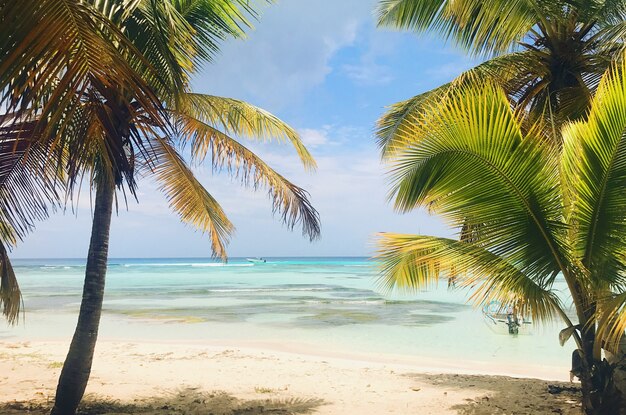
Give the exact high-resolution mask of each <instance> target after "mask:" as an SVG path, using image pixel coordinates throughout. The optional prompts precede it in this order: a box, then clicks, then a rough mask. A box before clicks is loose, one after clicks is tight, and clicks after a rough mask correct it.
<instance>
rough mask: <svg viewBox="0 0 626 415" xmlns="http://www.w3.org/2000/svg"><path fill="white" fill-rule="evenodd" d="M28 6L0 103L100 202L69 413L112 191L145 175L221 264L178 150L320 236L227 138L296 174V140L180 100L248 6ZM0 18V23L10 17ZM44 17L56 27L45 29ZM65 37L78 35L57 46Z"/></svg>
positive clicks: (214, 220) (218, 211) (255, 121)
mask: <svg viewBox="0 0 626 415" xmlns="http://www.w3.org/2000/svg"><path fill="white" fill-rule="evenodd" d="M29 1H30V0H29ZM36 3H37V2H34V1H32V2H27V4H26V6H27V7H25V8H24V10H25V11H24V12H23V13H22V14H21V15H20V16H19V17H20V18H22V19H24V21H25V22H27V23H23V24H21V25H19V26H18V28H19V30H18V33H16V34H10V35H11V36H12V37H10V38H9V39H10V41H7V42H6V44H5V45H3V47H4V48H5V51H7V52H8V53H9V57H10V59H9V58H6V64H5V62H4V61H3V62H2V63H3V64H5V66H6V67H8V68H10V69H11V70H12V71H13V72H12V74H11V75H10V76H6V77H5V78H4V79H2V78H0V82H1V83H2V87H3V88H4V89H3V91H5V101H6V102H8V103H9V104H10V105H9V107H10V108H15V109H18V110H19V111H21V112H23V113H24V114H25V116H27V117H32V118H34V119H35V120H36V122H35V125H36V131H35V132H36V134H35V133H32V134H30V135H29V136H28V137H29V139H30V140H31V141H35V139H37V140H38V141H37V142H41V143H44V144H45V148H46V149H47V150H48V152H47V154H48V155H49V156H50V158H53V159H54V160H55V161H62V162H55V163H52V165H53V166H55V167H56V168H57V169H58V168H59V167H63V169H64V173H65V176H64V179H66V182H67V188H68V192H70V193H71V192H72V191H74V190H75V188H76V185H77V183H80V182H81V181H82V179H83V178H85V177H86V178H87V179H88V181H89V183H91V186H92V188H93V190H94V192H95V206H94V212H93V214H94V220H93V224H92V234H91V241H90V246H89V251H88V258H87V265H86V271H85V284H84V288H83V300H82V302H81V308H80V312H79V319H78V324H77V328H76V331H75V333H74V336H73V339H72V343H71V345H70V350H69V352H68V356H67V359H66V361H65V364H64V366H63V369H62V372H61V376H60V379H59V384H58V387H57V395H56V400H55V405H54V408H53V410H52V413H53V414H63V415H64V414H73V413H75V411H76V408H77V405H78V403H79V402H80V400H81V398H82V395H83V393H84V390H85V387H86V384H87V381H88V378H89V374H90V370H91V363H92V359H93V354H94V349H95V344H96V339H97V333H98V326H99V319H100V314H101V309H102V301H103V296H104V285H105V275H106V264H107V257H108V238H109V226H110V221H111V216H112V212H113V205H114V203H116V199H117V192H116V189H119V190H121V191H122V193H121V194H123V195H124V197H126V196H127V194H130V195H132V196H135V194H136V186H137V183H136V177H137V174H143V175H146V174H150V175H152V176H153V177H155V178H156V180H157V181H158V182H159V183H160V189H161V190H162V191H163V192H164V193H165V195H166V197H167V199H168V200H169V202H170V206H171V208H172V209H173V210H174V211H176V212H177V213H178V214H179V216H180V218H181V220H182V221H183V222H186V223H188V224H190V225H192V226H194V227H195V228H197V229H199V230H201V231H203V232H205V233H207V234H208V235H209V237H210V240H211V249H212V252H213V254H214V255H215V256H217V257H221V258H224V259H225V258H226V251H225V246H226V243H227V241H228V237H229V235H230V234H231V232H232V230H233V225H232V224H231V222H230V221H229V220H228V218H227V217H226V215H225V213H224V211H223V210H222V208H221V207H220V206H219V204H218V203H217V201H216V200H215V199H214V198H213V197H212V196H211V195H210V193H209V192H208V191H207V190H206V189H204V187H203V186H202V185H201V184H200V182H199V181H198V180H197V179H196V178H195V177H194V175H193V172H192V171H191V170H190V168H189V167H188V165H187V163H186V162H185V160H184V159H183V157H182V156H181V154H180V150H181V149H183V148H185V146H187V148H190V150H191V153H192V161H201V160H203V159H205V158H210V162H211V163H212V164H213V166H214V167H215V168H218V169H220V168H221V169H225V170H227V171H228V172H230V173H232V174H233V175H234V176H236V177H238V178H240V179H241V180H242V182H243V183H244V184H247V185H250V186H253V187H254V188H257V187H262V186H265V187H267V188H268V190H269V194H270V197H271V199H272V202H273V208H274V210H275V211H276V212H278V213H279V214H280V215H282V218H283V221H284V222H285V223H286V224H287V226H289V227H293V226H294V225H296V224H301V225H302V229H303V233H304V234H305V235H307V236H309V237H310V238H315V237H317V236H318V235H319V217H318V214H317V212H316V211H315V209H314V208H313V207H312V206H311V204H310V202H309V200H308V194H307V193H306V192H305V191H304V190H303V189H301V188H299V187H298V186H296V185H294V184H292V183H291V182H289V181H288V180H287V179H285V178H284V177H283V176H281V175H280V174H278V173H277V172H276V171H274V170H273V169H272V168H271V167H269V166H268V165H267V164H265V163H264V162H263V161H262V160H261V159H260V158H259V157H258V156H256V155H255V154H254V153H253V152H251V151H250V150H249V149H248V148H246V147H245V146H244V145H243V144H241V143H240V142H239V141H237V140H236V139H235V138H234V137H237V138H243V139H260V140H278V141H283V142H290V143H291V144H292V145H293V146H294V147H295V149H296V152H297V154H298V156H299V157H300V159H301V160H302V162H303V164H304V166H305V167H306V168H314V167H315V162H314V160H313V158H312V157H311V155H310V154H309V152H308V151H307V149H306V148H305V147H304V145H303V144H302V142H301V141H300V138H299V136H298V134H297V133H296V132H295V131H294V130H293V129H291V128H290V127H289V126H288V125H286V124H285V123H283V122H282V121H280V120H279V119H278V118H276V117H274V116H273V115H271V114H269V113H267V112H266V111H264V110H262V109H260V108H257V107H254V106H252V105H250V104H247V103H245V102H242V101H239V100H235V99H229V98H222V97H217V96H210V95H201V94H194V93H192V92H191V91H190V89H189V86H188V83H189V82H188V80H189V78H190V76H191V74H192V73H193V72H195V71H196V70H197V69H198V68H199V67H200V66H201V65H202V64H203V63H204V62H207V61H210V60H211V58H212V57H213V55H214V54H215V52H216V51H217V49H218V47H219V43H220V42H221V41H222V40H223V39H226V38H228V37H240V36H243V34H244V30H243V29H244V28H245V27H247V26H249V23H248V21H247V20H246V17H245V16H246V15H250V14H252V15H253V13H254V12H253V10H252V9H251V8H250V6H249V5H248V2H247V1H245V0H182V1H181V0H160V1H156V0H117V1H109V0H92V1H89V2H83V1H78V0H60V1H53V0H45V1H44V2H43V3H42V5H39V6H38V5H37V4H36ZM2 6H3V7H2V12H3V13H4V14H9V15H10V14H11V13H13V14H16V13H17V12H12V11H11V10H9V9H10V7H9V5H8V4H2ZM41 10H44V11H43V12H42V11H41ZM29 13H30V14H31V15H32V16H31V17H33V18H31V19H28V17H29ZM18 14H19V13H18ZM51 16H52V17H54V19H56V20H58V22H57V21H56V20H55V21H53V22H49V21H48V20H50V19H51ZM13 18H14V19H15V17H13ZM37 19H39V20H37ZM54 19H53V20H54ZM28 22H35V23H38V22H39V23H42V22H46V23H48V25H47V26H44V25H29V24H28ZM52 23H54V24H52ZM46 27H50V28H51V32H46V30H45V28H46ZM65 30H69V31H70V33H71V34H72V35H73V37H72V36H69V37H68V38H67V39H66V38H65V34H64V33H65ZM50 39H52V40H50ZM92 41H93V43H92ZM94 45H95V46H94ZM98 47H102V48H104V49H103V53H102V56H101V55H100V54H99V52H98V50H97V48H98ZM49 48H50V50H49ZM30 50H33V51H35V52H36V53H34V54H33V55H30V54H29V53H28V52H29V51H30ZM59 55H60V56H61V57H58V56H59ZM101 59H102V60H101ZM43 78H45V80H46V82H40V80H41V79H43ZM18 126H19V123H17V122H16V123H14V128H18ZM5 304H6V302H5Z"/></svg>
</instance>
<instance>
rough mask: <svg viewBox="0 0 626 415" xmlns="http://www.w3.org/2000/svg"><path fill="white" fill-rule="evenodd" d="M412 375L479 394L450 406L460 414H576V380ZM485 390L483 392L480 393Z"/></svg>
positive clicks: (436, 383) (579, 398) (577, 404)
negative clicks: (569, 381) (568, 381)
mask: <svg viewBox="0 0 626 415" xmlns="http://www.w3.org/2000/svg"><path fill="white" fill-rule="evenodd" d="M409 376H410V377H411V378H412V379H415V380H417V381H420V382H424V383H429V384H432V385H436V386H441V387H444V388H450V389H451V390H459V389H462V390H469V391H471V390H475V391H477V393H476V394H475V395H479V396H477V397H475V398H473V399H469V398H468V399H466V403H464V404H459V405H454V406H453V407H452V408H451V409H453V410H456V411H457V412H458V413H459V414H461V415H495V414H502V415H504V414H507V415H537V414H561V415H580V414H581V413H582V412H581V404H580V402H581V392H580V386H579V384H577V383H564V382H554V381H544V380H539V379H527V378H511V377H508V376H481V375H454V374H442V375H431V374H428V375H427V374H415V375H409ZM481 392H487V393H481Z"/></svg>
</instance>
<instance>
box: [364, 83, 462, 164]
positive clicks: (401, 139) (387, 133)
mask: <svg viewBox="0 0 626 415" xmlns="http://www.w3.org/2000/svg"><path fill="white" fill-rule="evenodd" d="M450 88H451V84H445V85H442V86H440V87H438V88H435V89H433V90H431V91H427V92H425V93H423V94H420V95H417V96H414V97H413V98H410V99H407V100H406V101H400V102H397V103H395V104H393V105H390V106H389V107H388V109H387V111H386V112H385V114H384V115H383V116H382V117H381V118H380V119H379V120H378V122H377V123H376V136H377V138H378V146H379V147H380V151H381V156H382V158H383V159H388V158H391V157H393V155H394V154H396V152H397V151H400V150H401V149H402V148H404V147H406V146H407V145H409V144H411V143H415V142H416V141H418V140H419V139H420V134H413V135H411V137H410V141H408V140H409V139H408V137H407V136H406V135H405V134H402V131H403V130H404V129H405V128H407V125H411V126H412V127H414V126H415V125H416V124H419V123H420V121H421V120H422V118H423V114H424V113H425V112H426V110H427V109H428V107H429V106H430V105H433V104H434V103H436V102H437V101H439V100H440V99H441V98H442V97H443V96H445V94H446V93H447V92H449V90H450ZM425 128H428V126H425Z"/></svg>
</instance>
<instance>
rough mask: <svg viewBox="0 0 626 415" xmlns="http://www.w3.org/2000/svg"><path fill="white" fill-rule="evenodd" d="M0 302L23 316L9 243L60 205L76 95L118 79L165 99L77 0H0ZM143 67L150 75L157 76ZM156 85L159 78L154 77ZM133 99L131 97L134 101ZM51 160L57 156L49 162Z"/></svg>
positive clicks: (9, 313)
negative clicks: (61, 141) (64, 142)
mask: <svg viewBox="0 0 626 415" xmlns="http://www.w3.org/2000/svg"><path fill="white" fill-rule="evenodd" d="M0 16H1V19H2V21H3V22H7V24H5V25H2V27H0V34H1V35H0V39H1V40H0V50H1V52H2V53H1V55H2V57H1V58H0V91H1V93H0V106H1V107H2V108H3V109H4V110H5V114H4V115H3V116H2V117H1V118H0V245H1V246H0V305H2V309H3V314H4V316H5V317H6V318H7V319H8V321H9V322H10V323H15V322H17V318H18V315H19V310H20V305H21V295H20V290H19V287H18V284H17V280H16V278H15V274H14V272H13V269H12V267H11V263H10V261H9V257H8V253H7V248H10V247H11V246H14V245H15V243H16V242H17V241H19V240H20V239H22V238H23V236H24V235H25V233H27V232H28V231H30V230H32V228H33V224H34V221H36V220H40V219H44V218H45V217H47V214H48V212H49V209H50V207H53V206H54V205H55V204H58V201H59V195H60V194H62V193H63V192H62V184H63V180H62V179H63V178H62V177H59V170H58V167H59V166H62V165H63V164H64V163H65V161H66V160H65V158H64V152H63V151H62V150H61V148H62V146H60V145H59V139H60V138H61V137H68V136H71V135H72V134H75V133H76V132H77V131H76V129H72V128H70V127H71V126H70V125H69V124H68V123H65V122H64V119H65V118H67V117H66V116H67V114H68V113H69V112H71V108H72V107H73V104H74V101H75V98H76V97H77V96H79V95H81V94H82V93H83V91H86V90H87V89H91V90H92V91H97V90H98V89H99V88H101V87H105V86H109V85H111V84H112V83H113V80H115V81H114V82H115V83H116V84H117V85H123V86H124V88H126V89H128V90H130V91H133V94H132V100H133V101H136V102H138V103H141V105H142V106H143V107H144V108H145V109H146V114H152V115H151V116H152V117H155V116H158V115H159V114H158V111H159V109H160V108H161V102H160V101H159V100H158V99H156V97H155V96H154V95H153V93H152V92H151V89H150V88H148V84H147V83H146V82H145V80H144V79H143V78H142V77H141V76H140V75H139V74H138V73H137V71H136V69H138V68H139V66H140V65H139V64H141V63H145V61H143V60H142V59H141V58H140V57H139V55H138V53H137V51H136V50H135V49H134V47H133V46H132V45H131V44H130V42H128V40H127V39H126V38H125V37H124V36H123V35H122V34H121V32H120V31H119V29H118V28H117V27H116V26H114V25H113V24H111V22H110V21H109V20H108V19H106V18H105V16H103V15H102V14H101V13H99V12H98V10H96V9H94V8H92V7H89V5H88V4H86V3H84V2H82V1H79V0H61V1H59V0H23V1H20V5H19V7H16V5H15V3H14V2H12V1H7V0H3V1H0ZM143 66H144V70H143V71H144V72H145V73H152V74H155V71H154V69H150V68H149V67H147V65H145V64H144V65H143ZM153 80H154V82H155V84H158V83H159V78H158V77H157V76H153ZM128 104H130V102H129V103H128ZM51 161H52V162H51Z"/></svg>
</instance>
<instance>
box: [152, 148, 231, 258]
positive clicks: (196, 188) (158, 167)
mask: <svg viewBox="0 0 626 415" xmlns="http://www.w3.org/2000/svg"><path fill="white" fill-rule="evenodd" d="M152 153H153V156H154V158H153V159H151V160H150V161H149V167H150V168H151V170H152V173H153V174H154V176H155V178H156V180H157V182H158V183H159V185H160V190H161V191H163V193H164V194H165V196H166V197H167V199H168V202H169V204H170V207H171V208H172V210H174V211H175V212H176V213H178V215H179V217H180V219H181V221H183V222H184V223H186V224H189V225H190V226H193V227H194V228H196V229H198V230H200V231H201V232H204V233H207V234H208V235H209V237H210V239H211V251H212V253H213V255H214V256H216V257H220V258H222V259H224V260H226V257H227V255H226V244H227V243H228V240H229V237H230V235H231V233H232V232H233V230H234V226H233V224H232V223H231V222H230V220H229V219H228V217H227V216H226V213H225V212H224V210H223V209H222V207H221V206H220V205H219V203H218V202H217V201H216V200H215V199H214V198H213V196H211V194H209V192H208V191H207V190H206V189H205V188H204V187H203V186H202V184H201V183H200V182H199V181H198V179H196V177H195V176H194V174H193V172H192V171H191V170H190V169H189V167H187V165H186V164H185V161H184V160H183V159H182V157H181V156H180V155H179V154H178V153H177V152H176V150H175V149H174V148H173V147H172V146H171V145H170V144H169V142H168V141H167V140H165V139H162V138H156V139H154V140H153V142H152Z"/></svg>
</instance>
